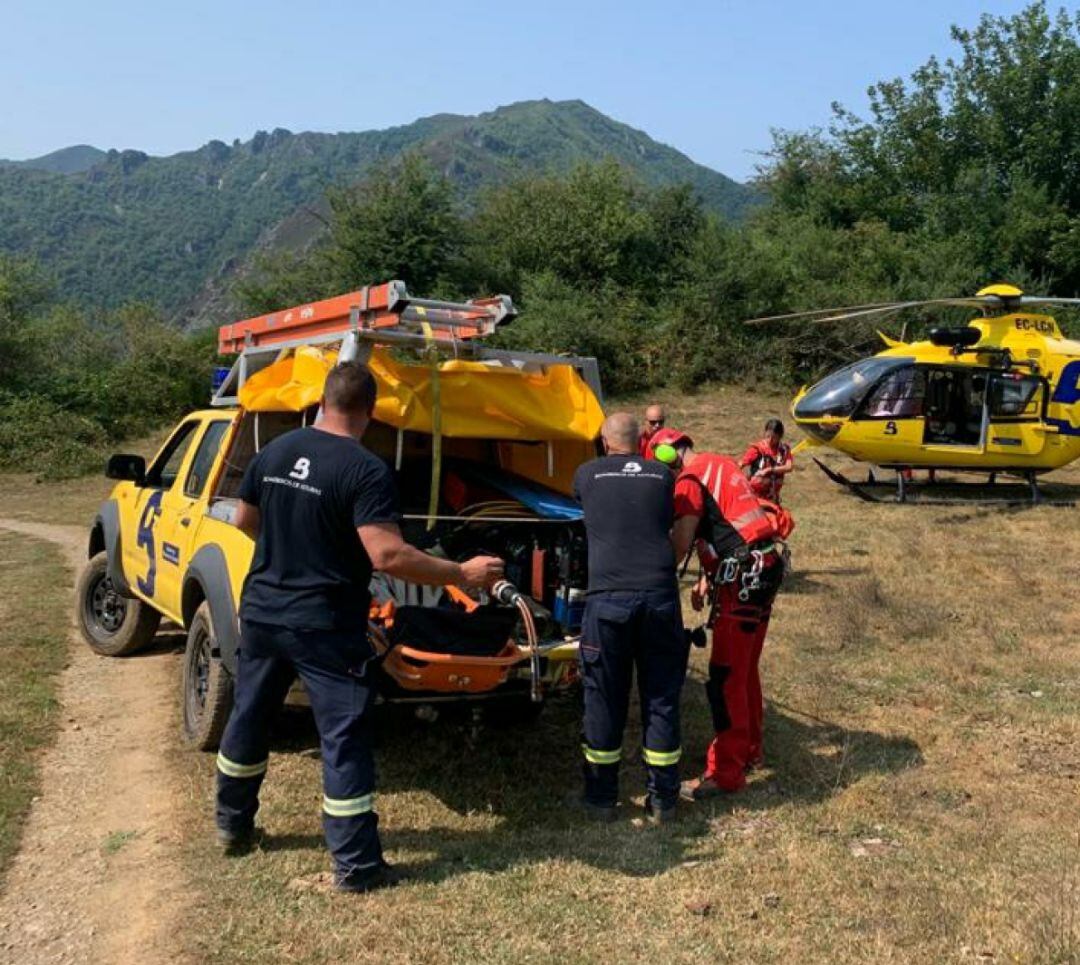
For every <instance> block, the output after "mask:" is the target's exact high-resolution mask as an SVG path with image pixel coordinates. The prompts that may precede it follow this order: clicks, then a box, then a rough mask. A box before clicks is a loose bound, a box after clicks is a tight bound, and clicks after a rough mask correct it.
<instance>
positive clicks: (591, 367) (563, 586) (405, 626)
mask: <svg viewBox="0 0 1080 965" xmlns="http://www.w3.org/2000/svg"><path fill="white" fill-rule="evenodd" d="M392 286H398V287H397V288H394V287H392ZM383 289H389V292H386V291H383ZM506 306H507V300H504V301H503V302H501V303H499V306H498V308H497V309H496V308H492V307H490V306H489V305H488V303H479V304H478V303H462V304H451V303H443V302H432V301H423V300H420V299H413V298H411V296H408V294H407V292H405V289H404V286H403V285H401V284H400V283H390V285H389V286H379V287H378V289H362V290H361V291H360V292H355V293H350V294H349V295H347V296H340V297H339V298H338V299H331V300H327V301H326V302H316V303H313V304H312V305H307V306H298V307H297V308H296V309H290V310H288V311H287V312H282V313H274V314H272V315H269V316H260V317H258V318H256V319H249V320H245V322H239V323H235V324H234V325H232V326H226V327H224V328H223V329H222V337H221V345H220V347H221V348H222V350H223V351H229V350H234V351H238V352H239V358H238V359H237V362H236V364H235V365H234V366H233V368H232V370H231V371H230V372H229V374H228V376H227V377H226V378H225V380H224V382H223V384H222V386H221V387H220V388H219V389H218V390H217V391H216V393H215V396H214V399H213V401H214V407H213V408H210V409H206V410H204V411H199V412H194V413H192V414H191V415H189V416H188V417H186V418H185V419H183V420H182V421H181V422H180V423H179V425H178V426H177V427H176V428H175V429H174V430H173V432H172V433H171V435H170V436H169V438H168V440H167V441H166V442H165V444H164V445H163V446H162V447H161V449H160V451H159V452H158V453H157V455H156V456H154V458H153V459H151V460H150V462H149V464H147V463H146V461H145V460H144V459H143V458H142V457H140V456H134V455H126V454H124V455H115V456H113V457H111V458H110V460H109V463H108V467H107V470H106V473H107V475H108V476H109V477H110V478H112V479H116V480H118V484H117V485H116V487H115V488H114V490H113V492H112V493H111V495H110V497H109V499H108V500H106V502H105V503H104V504H103V505H102V506H101V508H100V510H99V511H98V513H97V516H96V518H95V520H94V522H93V525H92V527H91V531H90V538H89V541H88V546H87V555H88V561H87V564H86V566H85V568H84V569H83V571H82V573H81V575H80V578H79V581H78V586H77V592H76V601H75V609H76V618H77V621H78V625H79V627H80V629H81V631H82V635H83V637H84V638H85V640H86V642H87V643H88V644H89V645H90V646H91V647H92V648H93V649H94V650H95V651H96V652H98V653H100V654H103V655H106V656H114V657H118V656H125V655H128V654H132V653H135V652H136V651H138V650H139V649H141V648H143V647H146V646H147V645H148V644H149V643H150V642H151V641H152V639H153V637H154V635H155V633H156V632H157V629H158V626H159V624H160V623H161V621H162V619H164V620H167V621H171V622H172V623H174V624H176V625H178V626H179V627H181V628H183V629H184V630H185V631H186V632H187V643H186V648H185V654H184V660H183V678H182V688H183V691H182V707H183V731H184V737H185V739H186V740H187V742H188V743H190V744H192V745H194V746H196V747H199V748H201V749H204V750H211V749H214V748H216V746H217V742H218V740H219V738H220V736H221V733H222V730H223V728H224V726H225V722H226V720H227V719H228V714H229V710H230V708H231V702H232V674H233V672H234V669H235V666H236V650H237V646H238V642H239V627H238V621H237V612H238V609H239V607H238V603H239V599H240V593H241V590H242V587H243V582H244V578H245V576H246V574H247V571H248V569H249V567H250V564H251V558H252V552H253V544H252V542H251V540H250V539H248V537H246V536H245V535H244V534H243V533H242V532H240V530H238V529H236V528H235V527H234V526H233V525H232V523H231V519H232V516H233V513H234V510H235V505H236V493H237V491H238V488H239V484H240V480H241V478H242V476H243V472H244V469H245V468H246V466H247V465H248V463H249V462H250V460H251V458H252V457H253V456H254V454H255V453H256V452H257V451H259V449H261V448H262V447H263V446H265V445H266V444H267V443H268V442H269V441H270V440H272V439H273V438H275V437H276V436H278V435H280V434H281V433H283V432H286V431H289V430H291V429H294V428H297V427H299V426H301V425H307V424H310V423H311V421H312V420H313V419H314V418H315V417H316V415H317V405H318V398H319V396H320V394H321V385H322V379H323V378H325V373H326V371H328V370H329V366H330V365H332V364H333V362H334V361H335V360H336V359H337V358H338V357H339V353H341V354H342V355H344V354H345V352H346V351H348V352H349V354H350V355H351V356H353V357H355V356H356V355H360V356H361V357H364V358H366V360H367V361H368V364H369V365H370V367H371V369H372V371H373V373H374V374H375V376H376V380H377V381H378V383H379V402H378V405H377V408H376V411H375V419H374V421H373V423H372V425H371V427H370V429H369V432H368V435H367V437H366V438H365V444H366V445H367V446H368V447H369V448H370V449H371V450H372V451H373V452H375V453H376V454H377V455H379V456H380V457H382V458H383V459H385V460H386V461H387V463H388V464H389V465H390V466H391V468H392V469H393V471H394V473H395V478H396V479H397V482H398V488H399V492H400V496H401V502H402V510H403V513H404V522H403V527H402V528H403V532H404V534H405V536H406V538H407V539H409V540H410V541H411V542H413V543H415V544H416V545H419V546H421V547H422V548H424V549H426V550H428V551H429V552H433V553H436V554H442V555H445V556H448V557H450V558H455V559H457V558H462V559H463V558H465V557H467V556H470V555H472V554H473V553H475V552H477V551H488V552H494V553H497V554H499V555H500V556H503V557H504V559H505V560H506V562H507V575H508V577H509V579H510V580H511V582H512V583H513V584H514V585H516V586H517V587H518V588H520V589H521V591H522V598H523V599H524V601H525V605H522V598H519V599H518V601H517V604H516V605H515V606H500V605H499V604H498V602H497V601H494V600H491V599H489V598H487V597H486V596H485V595H483V594H481V595H480V596H479V597H478V598H476V599H472V598H468V597H465V596H464V595H463V594H461V593H460V591H457V590H456V589H455V588H449V587H433V588H432V587H419V586H414V585H408V584H405V583H404V582H402V581H400V580H395V579H391V578H389V577H387V576H385V575H384V574H378V573H377V574H375V577H374V579H373V581H372V586H371V589H372V597H373V602H372V612H371V618H370V621H369V636H370V638H371V639H372V641H373V643H374V645H375V647H376V650H377V651H378V652H379V653H380V654H381V656H382V660H381V663H380V666H381V680H380V696H381V698H382V699H383V700H385V701H392V702H406V703H412V704H416V705H418V706H422V707H424V708H425V709H426V710H427V711H428V714H427V716H434V714H432V713H431V711H432V710H434V709H437V706H438V705H440V704H443V703H446V702H451V703H457V702H461V701H473V702H477V705H480V702H490V701H498V702H500V703H501V704H502V705H504V706H505V705H509V706H511V707H517V708H519V709H531V708H538V707H539V704H540V702H541V698H542V697H543V696H544V695H545V694H546V693H550V692H551V691H553V690H557V689H560V688H565V687H567V686H569V685H571V684H572V683H573V681H574V679H575V676H576V672H575V670H576V667H575V660H574V658H575V657H576V651H577V633H578V629H579V626H580V616H581V605H582V595H583V591H584V587H585V580H586V573H585V564H586V553H585V542H584V533H583V530H582V526H581V522H580V512H579V510H578V509H577V507H576V506H575V505H574V504H573V501H572V500H571V499H570V498H569V491H570V485H571V480H572V476H573V472H574V469H576V467H577V466H578V465H579V464H580V463H581V462H582V461H584V460H585V459H587V458H590V457H591V456H592V455H593V454H594V453H595V438H596V435H597V432H598V429H599V424H600V421H601V420H602V412H601V409H600V403H599V400H598V395H599V384H598V381H597V379H596V370H595V362H594V361H593V360H590V359H566V358H562V357H555V356H544V355H538V354H531V353H520V352H507V351H499V350H496V349H491V348H488V347H487V346H485V345H483V343H482V342H481V341H480V338H479V337H480V336H482V335H484V334H488V333H489V332H490V330H491V328H492V325H493V324H497V323H499V322H501V320H502V319H501V318H499V319H498V320H497V321H496V322H494V323H492V322H491V319H492V318H495V317H497V316H499V314H500V313H501V315H502V316H505V315H506V314H507V313H506ZM470 313H471V314H470ZM463 318H465V319H466V321H467V322H469V324H471V325H472V326H473V329H474V330H473V331H470V332H469V333H468V335H467V336H463V334H462V331H463V328H464V327H465V322H463ZM478 318H479V322H478V321H477V319H478ZM480 322H483V323H484V324H480ZM440 326H442V327H440Z"/></svg>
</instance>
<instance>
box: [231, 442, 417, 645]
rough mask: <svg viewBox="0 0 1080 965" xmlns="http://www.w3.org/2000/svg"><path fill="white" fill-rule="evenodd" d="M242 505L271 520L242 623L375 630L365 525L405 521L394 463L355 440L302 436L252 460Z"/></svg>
mask: <svg viewBox="0 0 1080 965" xmlns="http://www.w3.org/2000/svg"><path fill="white" fill-rule="evenodd" d="M240 498H241V499H242V500H243V501H244V502H245V503H250V504H251V505H253V506H258V507H259V512H260V515H261V520H262V521H261V526H260V528H259V538H258V540H257V541H256V544H255V559H254V560H253V562H252V564H251V572H250V573H248V576H247V580H246V581H245V582H244V592H243V594H242V596H241V602H240V616H241V617H242V618H243V619H245V620H255V621H257V622H260V623H271V624H275V625H278V626H286V627H292V628H294V629H327V630H329V629H339V630H351V629H359V628H362V627H365V626H366V625H367V617H368V604H369V602H370V599H371V597H370V592H369V590H368V584H369V583H370V582H371V559H370V557H368V555H367V551H366V550H365V549H364V545H363V543H361V542H360V537H359V536H358V535H357V533H356V528H357V527H358V526H364V525H366V524H368V523H396V522H398V521H399V520H400V519H401V515H400V513H399V512H398V506H397V492H396V490H395V488H394V480H393V477H392V476H391V475H390V469H389V468H388V467H387V465H386V464H385V463H384V462H383V461H382V460H381V459H379V458H378V457H377V456H375V455H372V453H370V452H368V450H367V449H365V448H364V447H363V446H362V445H360V443H359V442H357V441H356V440H354V439H349V438H347V437H345V436H337V435H333V434H332V433H329V432H323V431H322V430H321V429H315V428H310V427H309V428H306V429H295V430H293V431H292V432H287V433H286V434H285V435H283V436H279V437H278V438H277V439H275V440H274V441H273V442H271V443H270V444H269V445H267V446H266V448H264V449H263V450H262V451H261V452H260V453H259V454H258V455H257V456H256V457H255V458H254V459H253V460H252V462H251V465H250V466H248V469H247V472H246V473H244V480H243V482H242V483H241V484H240Z"/></svg>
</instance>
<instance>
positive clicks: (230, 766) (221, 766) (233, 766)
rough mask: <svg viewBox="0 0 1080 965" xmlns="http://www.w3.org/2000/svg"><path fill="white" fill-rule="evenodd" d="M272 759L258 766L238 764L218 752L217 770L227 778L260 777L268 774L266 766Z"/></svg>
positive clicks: (261, 762)
mask: <svg viewBox="0 0 1080 965" xmlns="http://www.w3.org/2000/svg"><path fill="white" fill-rule="evenodd" d="M269 763H270V759H269V758H267V759H266V760H265V761H260V762H259V763H258V764H237V763H236V761H230V760H229V759H228V758H227V757H226V756H225V755H224V754H222V753H221V751H218V756H217V768H218V770H219V771H221V773H222V774H224V775H225V776H226V777H258V776H259V775H260V774H265V773H266V766H267V764H269Z"/></svg>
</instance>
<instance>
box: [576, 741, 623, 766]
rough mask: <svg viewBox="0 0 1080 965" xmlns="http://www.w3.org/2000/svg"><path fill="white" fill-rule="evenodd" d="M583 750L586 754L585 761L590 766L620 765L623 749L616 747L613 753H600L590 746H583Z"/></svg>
mask: <svg viewBox="0 0 1080 965" xmlns="http://www.w3.org/2000/svg"><path fill="white" fill-rule="evenodd" d="M581 749H582V750H583V751H584V752H585V760H587V761H588V762H589V763H590V764H618V763H619V760H620V758H621V757H622V748H621V747H616V748H615V750H613V751H598V750H596V749H595V748H593V747H590V746H589V745H588V744H582V745H581Z"/></svg>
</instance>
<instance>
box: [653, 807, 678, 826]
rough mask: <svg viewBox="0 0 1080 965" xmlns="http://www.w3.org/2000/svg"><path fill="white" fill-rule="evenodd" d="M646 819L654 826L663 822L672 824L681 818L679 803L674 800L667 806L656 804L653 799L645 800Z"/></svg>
mask: <svg viewBox="0 0 1080 965" xmlns="http://www.w3.org/2000/svg"><path fill="white" fill-rule="evenodd" d="M645 819H646V820H647V821H648V822H649V824H651V825H653V826H654V827H655V826H657V825H661V824H671V823H672V822H673V821H677V820H678V819H679V806H678V803H677V802H675V801H672V803H671V804H669V805H667V806H666V807H663V806H661V805H660V804H654V803H653V802H652V801H646V802H645Z"/></svg>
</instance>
